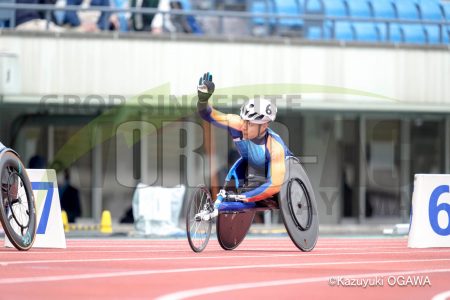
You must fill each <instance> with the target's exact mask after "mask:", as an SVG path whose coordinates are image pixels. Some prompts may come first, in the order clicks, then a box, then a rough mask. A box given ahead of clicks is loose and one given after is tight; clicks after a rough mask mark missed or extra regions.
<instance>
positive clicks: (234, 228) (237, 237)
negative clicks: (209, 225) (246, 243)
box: [216, 211, 256, 250]
mask: <svg viewBox="0 0 450 300" xmlns="http://www.w3.org/2000/svg"><path fill="white" fill-rule="evenodd" d="M255 214H256V213H255V212H254V211H248V212H242V213H237V214H233V213H231V214H219V216H218V218H217V225H216V230H217V240H218V241H219V244H220V246H221V247H222V248H223V249H224V250H233V249H236V248H237V246H239V244H240V243H241V242H242V241H243V240H244V238H245V236H246V235H247V232H248V230H249V229H250V226H251V225H252V222H253V218H254V217H255Z"/></svg>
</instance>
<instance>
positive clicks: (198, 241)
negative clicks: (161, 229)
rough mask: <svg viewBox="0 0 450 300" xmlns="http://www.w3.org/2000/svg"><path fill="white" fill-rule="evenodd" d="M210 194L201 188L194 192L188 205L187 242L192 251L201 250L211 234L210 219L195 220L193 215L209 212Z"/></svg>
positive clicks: (210, 209)
mask: <svg viewBox="0 0 450 300" xmlns="http://www.w3.org/2000/svg"><path fill="white" fill-rule="evenodd" d="M212 211H213V208H212V205H211V196H210V195H209V193H207V192H206V191H205V190H203V189H199V190H198V191H196V192H195V194H194V197H193V199H192V201H191V204H190V207H189V214H188V215H189V217H188V231H189V235H188V236H189V242H190V245H191V246H192V249H193V250H194V251H197V252H199V251H202V250H203V249H204V248H205V247H206V244H207V243H208V240H209V236H210V234H211V222H212V221H211V220H208V221H203V220H196V219H195V216H196V215H197V214H199V213H202V212H205V213H211V212H212Z"/></svg>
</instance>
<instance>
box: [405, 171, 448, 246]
mask: <svg viewBox="0 0 450 300" xmlns="http://www.w3.org/2000/svg"><path fill="white" fill-rule="evenodd" d="M408 247H410V248H429V247H450V175H441V174H416V175H415V177H414V193H413V199H412V215H411V226H410V231H409V238H408Z"/></svg>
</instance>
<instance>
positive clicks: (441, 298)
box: [431, 290, 450, 300]
mask: <svg viewBox="0 0 450 300" xmlns="http://www.w3.org/2000/svg"><path fill="white" fill-rule="evenodd" d="M446 299H450V290H449V291H446V292H443V293H440V294H437V295H436V296H434V297H433V298H432V299H431V300H446Z"/></svg>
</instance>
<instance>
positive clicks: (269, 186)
mask: <svg viewBox="0 0 450 300" xmlns="http://www.w3.org/2000/svg"><path fill="white" fill-rule="evenodd" d="M198 111H199V114H200V116H201V117H202V118H203V119H204V120H206V121H208V122H210V123H212V124H214V125H216V126H217V127H219V128H223V129H227V130H228V132H229V133H230V135H231V137H232V138H233V141H234V144H235V145H236V149H237V150H238V152H239V154H240V155H241V157H242V158H243V159H244V160H246V161H247V163H248V165H249V166H250V167H252V168H253V169H255V170H266V171H265V172H264V173H265V177H266V182H265V183H264V184H262V185H260V186H259V187H257V188H255V189H253V190H250V191H248V192H245V193H243V195H244V196H245V197H246V198H247V201H249V202H254V201H259V200H264V199H267V198H269V197H270V196H272V195H274V194H276V193H278V192H279V191H280V189H281V185H282V184H283V180H284V175H285V168H286V167H285V158H286V157H288V156H293V154H292V152H291V151H290V150H289V149H288V147H287V146H286V144H285V143H284V142H283V140H282V139H281V138H280V136H279V135H278V134H276V133H275V132H274V131H272V130H271V129H267V133H266V135H265V136H264V137H263V138H260V139H255V140H246V139H243V134H242V128H243V126H244V121H243V120H242V119H241V117H240V116H238V115H234V114H224V113H221V112H220V111H218V110H216V109H214V108H213V107H212V106H210V105H209V104H207V103H202V102H199V103H198Z"/></svg>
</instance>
